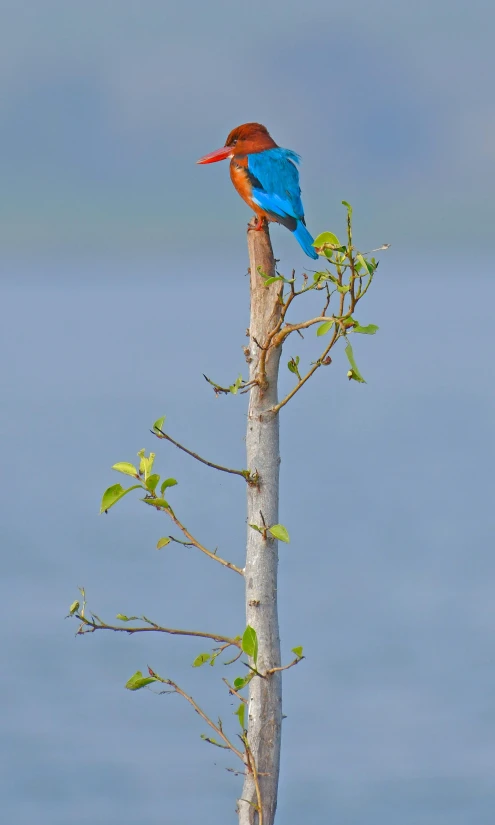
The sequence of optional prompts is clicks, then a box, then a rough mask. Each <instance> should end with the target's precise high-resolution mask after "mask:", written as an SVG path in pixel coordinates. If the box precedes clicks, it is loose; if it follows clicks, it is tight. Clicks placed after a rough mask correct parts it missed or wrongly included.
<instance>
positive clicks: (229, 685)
mask: <svg viewBox="0 0 495 825" xmlns="http://www.w3.org/2000/svg"><path fill="white" fill-rule="evenodd" d="M222 682H225V684H226V685H227V687H228V689H229V693H232V694H233V695H234V696H237V698H238V699H240V700H241V702H244V704H245V705H248V704H249V702H248V700H247V699H245V698H244V696H241V694H240V693H238V692H237V690H236V689H235V687H233V685H231V684H230V682H229V681H228V680H227V679H225V677H222Z"/></svg>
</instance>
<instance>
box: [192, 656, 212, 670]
mask: <svg viewBox="0 0 495 825" xmlns="http://www.w3.org/2000/svg"><path fill="white" fill-rule="evenodd" d="M210 659H211V656H210V654H209V653H200V654H199V656H196V658H195V660H194V662H193V663H192V666H193V667H201V665H204V664H205V662H209V661H210Z"/></svg>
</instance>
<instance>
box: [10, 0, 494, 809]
mask: <svg viewBox="0 0 495 825" xmlns="http://www.w3.org/2000/svg"><path fill="white" fill-rule="evenodd" d="M494 17H495V12H494V10H493V8H492V6H491V5H490V4H488V3H486V2H480V1H479V0H478V2H471V3H470V4H469V6H468V5H467V4H464V3H460V2H449V3H446V2H435V1H434V2H432V1H431V0H430V2H428V3H426V2H421V1H420V2H417V3H416V4H414V5H413V4H409V3H405V2H402V0H395V2H391V0H383V1H382V2H364V0H355V2H354V3H353V4H352V5H351V4H348V3H342V2H335V3H333V4H331V5H330V4H328V3H327V2H323V1H322V2H320V1H319V0H307V1H306V2H305V3H304V4H302V5H301V4H296V3H294V2H291V0H286V1H285V2H283V3H282V2H280V1H279V0H272V2H270V3H269V4H267V3H264V4H262V3H260V2H258V0H252V2H251V3H250V4H249V6H247V5H241V4H240V3H235V2H230V3H226V2H215V0H212V2H209V3H208V4H204V3H198V2H184V3H182V4H166V3H163V2H154V1H153V0H149V2H141V3H137V2H130V0H119V2H105V1H104V0H99V2H98V3H97V2H94V1H93V0H87V2H86V3H84V4H67V3H66V2H55V0H52V1H51V2H50V0H45V2H43V3H34V2H21V1H20V0H17V1H16V2H9V0H3V2H1V3H0V18H1V26H0V77H1V78H2V80H1V84H2V90H1V91H2V93H1V95H0V148H1V151H0V175H1V180H2V186H1V187H0V216H1V221H0V243H1V247H2V260H1V262H0V301H1V306H2V311H3V320H2V324H1V325H0V347H1V351H2V353H3V357H2V359H1V364H2V367H1V379H2V389H3V392H2V407H1V408H2V415H1V418H0V436H1V439H2V455H3V465H4V474H3V476H2V477H1V481H0V495H1V501H2V503H3V507H2V512H3V515H2V519H1V528H0V529H1V531H2V547H3V548H4V549H3V553H2V558H3V568H2V577H1V585H0V588H1V608H2V623H1V627H0V635H1V645H2V650H3V653H4V668H5V671H6V677H4V679H3V680H2V687H1V688H0V692H1V697H2V702H1V707H2V713H1V715H0V734H1V735H0V742H1V745H0V748H1V750H2V762H3V763H4V765H5V767H4V770H3V771H2V776H1V778H0V789H1V796H2V808H3V811H4V815H5V817H6V821H8V822H13V823H16V825H32V823H33V822H36V823H37V825H65V823H67V822H68V821H71V823H73V825H79V824H80V823H81V825H82V823H83V822H87V821H92V822H94V823H95V825H99V823H102V825H103V823H104V825H117V823H121V822H132V821H134V820H137V819H138V818H139V820H140V821H146V822H147V823H148V824H149V825H159V824H160V825H162V824H163V823H169V822H170V823H174V825H190V823H192V822H197V821H199V820H201V822H202V823H204V825H213V823H215V825H217V823H218V822H226V823H227V822H235V819H236V817H235V813H234V809H235V799H236V796H237V795H238V793H239V791H240V784H239V779H236V778H235V777H233V776H232V775H231V774H230V773H228V772H227V771H225V767H229V766H233V765H232V763H231V760H230V761H229V759H228V758H227V759H226V758H225V757H224V755H223V753H222V752H221V751H217V749H214V748H212V747H210V746H209V745H208V744H206V743H204V742H202V741H201V739H200V735H201V734H202V733H204V732H205V730H204V726H203V725H202V724H201V723H200V720H199V719H198V718H197V716H196V715H195V714H194V713H192V712H190V708H188V707H187V705H185V703H181V702H180V700H179V697H175V696H156V695H154V694H153V693H152V692H151V691H144V690H143V691H140V692H138V693H131V692H129V691H126V690H125V689H124V685H125V682H126V681H127V679H128V678H129V677H130V676H131V675H132V674H133V673H134V672H135V671H136V670H145V669H146V666H147V665H150V666H152V667H153V668H154V669H155V670H156V671H157V672H159V673H161V674H163V675H168V676H170V678H172V679H175V680H176V681H177V682H178V683H179V684H180V685H181V686H183V687H184V689H185V690H187V691H189V692H190V693H192V694H194V696H195V697H196V698H197V699H198V700H199V701H200V703H201V705H202V706H204V708H205V710H207V711H208V712H210V713H211V714H212V715H213V716H214V717H216V716H217V715H218V714H220V715H221V716H222V718H223V719H224V721H225V724H226V725H228V726H232V727H231V728H230V729H231V730H235V726H234V722H236V720H235V717H232V716H231V713H232V712H233V711H234V710H235V708H236V706H235V705H234V704H232V703H231V699H230V698H229V697H228V695H227V694H226V691H225V690H224V688H223V685H222V683H221V680H220V677H221V676H223V675H224V671H223V670H222V666H220V665H217V666H216V667H215V668H209V667H206V668H200V669H193V668H192V667H191V663H192V661H193V660H194V658H195V656H196V655H197V654H198V653H200V652H202V651H203V650H205V649H206V650H208V646H206V647H205V645H202V644H199V645H198V643H197V642H195V641H194V640H181V639H176V638H168V637H167V638H162V637H161V636H160V637H159V638H154V637H153V635H152V634H147V635H146V636H145V637H141V636H136V637H124V636H123V635H122V636H120V635H118V636H117V635H116V634H111V633H108V634H107V633H101V634H96V633H95V634H92V635H89V636H86V637H84V638H80V637H78V638H75V636H74V633H75V630H76V629H77V626H76V625H75V624H74V623H73V622H71V621H70V620H64V616H65V615H66V614H67V612H68V607H69V605H70V603H71V602H72V601H73V600H74V599H75V598H77V596H78V590H77V587H78V586H84V587H85V588H86V591H87V595H88V605H89V608H90V609H92V610H94V611H95V612H96V613H97V614H98V615H100V616H102V618H105V619H107V620H108V621H110V620H112V619H113V618H114V617H115V615H116V614H117V613H119V612H121V613H126V614H131V615H132V614H141V613H146V615H149V616H150V618H152V619H153V620H155V621H157V622H159V623H162V624H164V625H170V626H176V627H192V628H200V627H204V628H205V629H212V630H213V631H214V632H219V633H226V634H234V635H235V634H236V633H238V632H241V631H242V629H243V626H244V625H243V622H244V616H243V593H242V587H241V585H242V582H241V581H240V580H239V581H238V580H237V578H238V577H235V576H234V574H231V573H230V572H229V571H227V570H223V569H216V568H217V567H219V565H213V564H211V563H210V562H209V561H208V560H207V559H204V558H202V557H198V555H199V554H196V553H195V552H194V551H193V550H192V549H188V548H181V547H179V546H175V547H173V548H170V547H168V548H165V549H164V550H161V551H157V550H156V549H155V547H156V542H157V540H158V538H160V536H162V535H167V534H168V533H169V532H170V529H171V528H170V525H168V524H167V523H165V522H164V518H165V517H164V515H163V514H158V513H155V512H149V510H150V508H146V507H145V506H144V505H143V504H142V503H141V502H140V501H139V500H138V498H136V499H131V496H129V497H128V498H127V499H125V500H124V501H122V502H121V503H120V504H119V505H117V507H116V508H115V509H114V510H112V511H111V512H110V513H109V514H108V515H107V516H99V515H98V509H99V503H100V499H101V494H102V492H103V490H104V489H105V488H106V487H108V486H110V484H112V483H115V482H116V481H117V480H118V479H117V476H116V475H115V473H113V472H112V471H111V469H110V468H111V466H112V464H114V463H115V462H116V461H133V460H135V458H136V453H137V451H138V450H139V449H141V448H142V447H146V449H147V450H150V449H154V450H155V451H156V453H157V459H156V469H157V472H159V473H161V474H162V476H173V477H175V478H177V479H178V481H179V484H178V485H177V487H175V488H174V489H173V491H172V492H171V494H170V498H171V503H172V506H174V509H175V510H176V511H177V513H179V514H180V515H181V517H182V518H183V520H184V521H185V523H186V524H187V526H188V527H189V528H190V529H191V531H192V532H193V533H194V534H195V535H197V536H198V537H199V538H200V539H201V540H202V541H203V542H204V543H205V545H206V546H209V547H212V548H213V547H216V546H218V548H219V552H221V553H222V554H223V555H224V556H225V557H227V558H229V559H230V560H232V561H233V562H234V563H236V564H239V565H241V566H242V564H243V552H244V542H245V530H246V525H245V500H244V489H243V482H242V481H241V480H240V479H237V478H234V477H233V478H230V477H227V476H223V475H220V474H216V473H214V472H213V471H212V470H210V469H209V468H207V467H204V466H200V465H199V464H197V463H196V462H194V461H193V460H192V459H190V458H188V457H187V456H184V455H182V454H181V453H179V452H178V451H177V450H176V449H175V448H173V447H172V446H171V445H166V444H164V443H162V442H158V441H155V440H154V439H153V437H152V436H151V434H150V433H149V428H150V425H151V424H152V422H153V421H154V420H155V419H156V418H158V417H159V416H161V415H164V414H166V416H167V427H168V431H169V432H170V434H171V435H172V436H174V437H176V438H177V439H178V440H179V441H182V442H184V443H186V444H187V445H188V446H190V447H191V448H192V449H193V450H197V451H198V452H199V453H200V454H205V455H206V456H207V457H208V458H210V459H211V460H213V461H217V462H219V463H220V464H227V465H229V466H240V467H242V466H243V464H244V440H243V437H244V429H245V423H246V397H245V396H241V397H235V398H234V397H232V398H230V397H229V398H219V399H216V398H215V397H214V394H213V393H212V392H210V388H209V387H208V386H207V385H206V383H205V382H204V379H203V377H202V373H206V374H207V375H211V376H212V378H214V380H217V381H218V382H219V383H230V382H231V381H233V380H234V378H235V377H236V376H237V374H238V373H239V372H240V371H242V370H243V368H245V364H244V360H243V355H242V346H243V345H244V344H245V340H246V339H245V329H246V326H247V324H248V282H247V278H246V268H247V253H246V246H245V227H246V222H247V220H248V219H249V217H250V213H249V210H248V209H247V207H246V206H245V204H243V202H242V201H241V200H240V199H239V198H238V196H237V195H236V193H235V192H234V191H233V190H232V187H231V184H230V180H229V176H228V170H227V168H226V164H218V165H215V166H205V167H198V166H196V165H195V160H196V159H197V158H198V157H199V156H201V155H203V154H205V153H207V152H209V151H211V150H213V149H215V148H217V147H219V146H220V145H222V144H223V143H224V141H225V137H226V135H227V134H228V132H229V131H230V129H231V128H233V127H234V126H236V125H237V124H239V123H241V122H243V121H248V120H252V119H254V120H259V121H261V122H263V123H265V124H266V125H267V126H268V128H269V129H270V131H271V133H272V134H273V136H274V138H275V140H276V141H277V142H278V143H279V144H280V145H282V146H287V147H288V148H291V149H294V150H295V151H297V152H299V153H300V154H301V156H302V165H301V183H302V192H303V201H304V204H305V208H306V216H307V222H308V227H309V229H310V230H311V231H312V232H313V234H316V233H318V232H320V231H323V230H331V231H334V232H336V233H337V234H339V233H340V234H342V233H343V230H344V218H345V211H344V209H343V207H342V205H341V201H342V200H343V199H346V200H349V201H350V202H351V203H352V204H353V207H354V213H355V240H356V243H357V245H358V246H359V247H360V248H361V249H362V250H367V249H370V248H373V247H375V246H380V245H381V244H383V243H391V244H392V246H391V248H390V250H388V251H387V252H386V253H381V264H380V267H379V269H378V273H377V276H376V279H375V283H374V284H373V288H372V290H370V293H369V294H368V295H367V296H366V299H365V301H364V302H363V304H362V309H361V308H360V312H359V320H360V322H361V323H375V324H378V326H379V327H380V329H379V332H378V333H377V335H375V336H373V337H371V336H370V337H367V336H366V337H365V336H362V338H363V339H364V340H359V341H358V342H356V344H355V355H356V359H357V361H358V365H359V368H360V370H361V372H362V373H363V375H364V377H365V378H366V381H367V383H366V384H365V385H358V384H356V383H355V382H348V381H347V378H346V372H347V365H346V363H345V356H344V354H343V352H342V351H340V350H338V351H337V352H336V353H335V356H334V360H333V363H332V365H331V367H328V368H326V370H325V371H319V373H318V374H317V375H316V376H315V378H314V379H313V380H312V381H311V382H309V384H308V386H307V388H306V390H305V391H304V392H301V393H300V394H298V396H296V398H295V399H294V401H293V402H292V403H291V404H289V405H287V407H286V408H285V410H284V412H283V414H282V417H281V454H282V464H281V512H280V519H281V522H282V523H283V524H285V525H286V526H287V528H288V529H289V532H290V536H291V543H290V544H289V545H288V546H283V547H282V548H281V549H280V587H279V598H280V618H281V634H282V650H283V655H284V658H285V659H287V657H288V656H289V655H290V650H291V648H292V647H294V646H295V645H300V644H302V645H304V650H305V653H306V659H305V660H304V661H303V662H302V663H301V664H300V665H299V666H298V667H297V668H293V669H292V670H291V671H288V673H287V674H286V675H285V677H284V713H285V714H286V715H287V718H286V719H285V720H284V729H283V756H282V771H281V784H280V798H279V809H278V820H277V821H278V822H280V823H285V825H296V824H297V823H300V822H305V823H308V825H316V823H320V822H333V821H335V822H339V823H341V824H342V825H364V823H366V825H378V823H379V825H398V823H399V825H464V824H465V823H467V822H469V823H470V825H485V823H487V822H489V821H491V819H492V818H493V810H494V806H495V792H494V790H493V788H494V782H493V765H494V764H495V723H494V718H495V707H494V702H493V695H494V687H495V665H494V657H493V639H494V637H495V609H494V607H493V586H492V582H493V579H494V576H495V560H494V556H493V552H492V546H493V538H492V536H493V506H492V498H493V494H492V484H491V482H492V475H493V473H492V465H493V414H494V400H493V392H492V387H491V379H490V374H491V363H490V351H491V350H492V348H493V334H492V327H493V325H492V306H493V304H492V301H494V299H495V288H494V280H493V256H492V253H491V245H492V243H491V242H492V232H491V227H492V224H493V221H494V218H495V214H494V209H493V205H492V199H491V194H492V188H493V176H494V171H495V169H494V166H495V150H494V146H495V105H494V102H493V92H492V88H491V87H492V78H493V72H494V68H495V66H494V58H493V49H492V45H491V31H492V30H493V23H494V22H495V21H494ZM272 240H273V244H274V249H275V253H276V256H277V258H280V268H281V270H282V271H284V272H286V273H289V272H290V271H291V270H292V268H293V267H294V268H296V271H298V272H301V271H310V270H308V269H307V267H308V266H310V267H313V262H309V259H306V258H305V257H304V255H303V253H302V251H301V250H300V249H299V247H298V246H297V244H296V243H295V241H294V239H293V238H292V237H291V235H290V234H289V233H288V232H287V231H286V230H285V229H283V228H280V227H275V228H274V229H273V231H272ZM313 308H314V304H313V303H312V301H311V300H309V302H308V307H307V308H306V307H303V306H300V308H299V309H298V310H297V312H296V315H295V316H294V317H300V316H299V315H298V314H297V313H301V317H302V316H303V315H304V314H305V313H311V312H312V309H313ZM356 337H357V336H356ZM360 338H361V337H360ZM315 346H316V345H315V339H314V337H313V336H311V335H306V337H305V340H304V341H300V342H297V343H296V342H294V344H292V343H291V346H290V347H289V349H288V350H287V352H285V353H284V356H283V359H282V372H281V389H282V390H284V389H285V390H288V389H289V388H290V387H291V386H292V384H291V380H292V376H291V374H290V373H289V372H288V370H287V369H286V367H285V364H286V362H287V361H288V360H289V358H290V357H292V356H293V355H295V354H300V356H301V359H302V360H306V361H308V360H311V359H312V358H314V356H315V354H316V349H315ZM212 568H213V569H212ZM228 675H230V676H231V677H232V678H234V677H235V676H237V675H240V674H238V673H237V672H235V668H234V669H233V670H232V669H231V670H230V671H228ZM171 705H172V706H173V707H171Z"/></svg>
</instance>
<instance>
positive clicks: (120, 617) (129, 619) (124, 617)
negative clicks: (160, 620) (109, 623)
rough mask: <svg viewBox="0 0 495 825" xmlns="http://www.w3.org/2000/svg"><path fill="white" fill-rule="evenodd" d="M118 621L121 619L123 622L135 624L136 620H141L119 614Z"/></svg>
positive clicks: (136, 617) (137, 617)
mask: <svg viewBox="0 0 495 825" xmlns="http://www.w3.org/2000/svg"><path fill="white" fill-rule="evenodd" d="M115 618H116V619H119V620H120V621H121V622H133V621H136V619H139V616H125V615H124V613H117V615H116V617H115Z"/></svg>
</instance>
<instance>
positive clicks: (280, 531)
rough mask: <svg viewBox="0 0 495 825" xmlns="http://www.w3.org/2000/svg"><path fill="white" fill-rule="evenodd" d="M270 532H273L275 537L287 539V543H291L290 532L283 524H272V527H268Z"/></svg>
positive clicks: (281, 539)
mask: <svg viewBox="0 0 495 825" xmlns="http://www.w3.org/2000/svg"><path fill="white" fill-rule="evenodd" d="M268 532H269V533H271V534H272V536H273V538H275V539H278V540H279V541H285V543H286V544H289V541H290V539H289V533H288V531H287V528H286V527H284V525H283V524H274V525H272V527H269V528H268Z"/></svg>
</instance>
